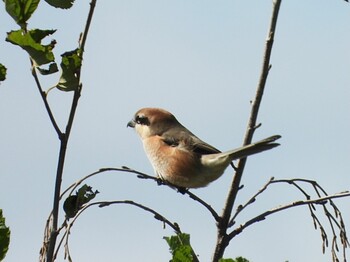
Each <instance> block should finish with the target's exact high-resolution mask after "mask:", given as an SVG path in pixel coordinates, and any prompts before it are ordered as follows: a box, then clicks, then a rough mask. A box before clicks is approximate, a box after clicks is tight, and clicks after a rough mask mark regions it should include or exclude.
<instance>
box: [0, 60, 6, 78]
mask: <svg viewBox="0 0 350 262" xmlns="http://www.w3.org/2000/svg"><path fill="white" fill-rule="evenodd" d="M6 71H7V68H6V67H5V66H4V65H3V64H0V81H4V80H5V79H6Z"/></svg>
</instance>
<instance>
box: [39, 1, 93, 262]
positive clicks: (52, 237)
mask: <svg viewBox="0 0 350 262" xmlns="http://www.w3.org/2000/svg"><path fill="white" fill-rule="evenodd" d="M96 1H97V0H92V1H91V3H90V11H89V15H88V18H87V22H86V24H85V29H84V33H83V38H82V41H81V43H80V49H81V50H82V51H81V58H83V53H84V48H85V42H86V37H87V34H88V32H89V28H90V23H91V20H92V16H93V13H94V9H95V5H96ZM77 78H78V83H80V69H79V71H78V72H77ZM80 93H81V83H80V84H79V86H78V87H77V88H76V89H75V91H74V96H73V100H72V106H71V109H70V114H69V118H68V121H67V126H66V131H65V133H64V134H63V133H60V135H59V138H60V141H61V145H60V153H59V159H58V164H57V172H56V182H55V192H54V200H53V208H52V215H51V219H50V222H52V223H51V225H50V226H51V228H50V229H49V231H50V233H49V236H48V240H46V239H47V237H46V236H45V241H44V246H43V248H42V250H41V252H43V253H42V254H45V253H46V261H47V262H51V261H53V256H54V250H55V246H56V239H57V235H58V230H57V226H58V215H59V201H60V195H61V183H62V176H63V168H64V162H65V157H66V151H67V144H68V139H69V136H70V132H71V128H72V125H73V121H74V116H75V112H76V109H77V106H78V100H79V98H80ZM42 95H43V94H42ZM44 101H46V99H45V100H44ZM41 260H44V258H43V257H42V258H41Z"/></svg>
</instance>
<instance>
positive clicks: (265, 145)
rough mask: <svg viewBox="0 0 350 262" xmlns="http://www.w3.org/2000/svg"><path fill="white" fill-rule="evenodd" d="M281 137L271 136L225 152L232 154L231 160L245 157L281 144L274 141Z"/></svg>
mask: <svg viewBox="0 0 350 262" xmlns="http://www.w3.org/2000/svg"><path fill="white" fill-rule="evenodd" d="M279 138H281V136H279V135H275V136H270V137H268V138H265V139H263V140H260V141H258V142H255V143H252V144H249V145H246V146H242V147H239V148H236V149H233V150H230V151H227V152H225V154H228V155H230V158H231V161H233V160H236V159H240V158H244V157H247V156H250V155H253V154H257V153H260V152H262V151H266V150H270V149H272V148H274V147H277V146H279V145H280V144H278V143H274V142H275V141H276V140H277V139H279Z"/></svg>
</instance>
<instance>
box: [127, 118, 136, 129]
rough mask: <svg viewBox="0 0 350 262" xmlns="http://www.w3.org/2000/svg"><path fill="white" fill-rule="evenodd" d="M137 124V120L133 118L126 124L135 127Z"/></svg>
mask: <svg viewBox="0 0 350 262" xmlns="http://www.w3.org/2000/svg"><path fill="white" fill-rule="evenodd" d="M135 125H136V122H135V120H134V119H133V120H130V121H129V122H128V124H127V125H126V127H131V128H134V127H135Z"/></svg>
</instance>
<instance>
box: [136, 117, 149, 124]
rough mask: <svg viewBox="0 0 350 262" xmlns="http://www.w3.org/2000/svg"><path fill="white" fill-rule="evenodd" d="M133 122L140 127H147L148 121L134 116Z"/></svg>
mask: <svg viewBox="0 0 350 262" xmlns="http://www.w3.org/2000/svg"><path fill="white" fill-rule="evenodd" d="M135 122H136V123H137V124H140V125H147V126H148V125H149V120H148V118H147V117H145V116H136V118H135Z"/></svg>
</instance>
